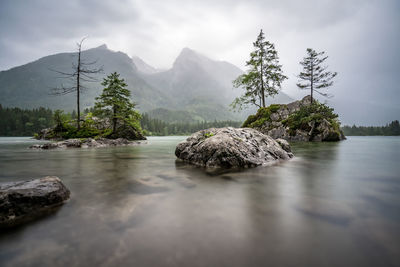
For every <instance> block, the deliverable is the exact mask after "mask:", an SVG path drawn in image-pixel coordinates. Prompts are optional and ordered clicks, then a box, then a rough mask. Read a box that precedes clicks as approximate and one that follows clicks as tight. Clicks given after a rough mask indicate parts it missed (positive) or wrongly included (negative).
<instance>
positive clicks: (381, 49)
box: [0, 0, 400, 124]
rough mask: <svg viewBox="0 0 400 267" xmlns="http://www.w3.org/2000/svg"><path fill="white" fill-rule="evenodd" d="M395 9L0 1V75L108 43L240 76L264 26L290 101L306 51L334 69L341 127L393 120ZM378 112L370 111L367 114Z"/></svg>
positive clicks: (395, 5)
mask: <svg viewBox="0 0 400 267" xmlns="http://www.w3.org/2000/svg"><path fill="white" fill-rule="evenodd" d="M398 14H400V2H399V1H396V0H386V1H378V0H353V1H335V0H309V1H294V0H281V1H272V0H271V1H270V0H247V1H246V0H243V1H230V0H222V1H212V0H203V1H197V0H186V1H179V0H169V1H161V0H159V1H157V0H154V1H148V0H137V1H128V0H118V1H95V0H89V1H83V0H70V1H45V0H33V1H18V0H17V1H12V0H3V1H1V2H0V36H1V38H0V59H1V60H0V70H2V69H7V68H10V67H13V66H17V65H20V64H23V63H26V62H29V61H32V60H34V59H37V58H39V57H42V56H45V55H48V54H53V53H57V52H63V51H71V50H73V49H74V48H75V46H74V44H75V42H76V41H78V40H79V39H80V38H81V37H83V36H86V35H88V36H89V39H88V41H87V42H86V44H85V45H86V46H87V47H93V46H98V45H100V44H102V43H106V44H107V45H108V46H109V47H110V48H111V49H113V50H121V51H124V52H126V53H128V54H129V55H131V56H133V55H138V56H140V57H141V58H142V59H144V60H145V61H147V62H148V63H150V64H151V65H154V66H155V67H161V68H167V67H169V66H171V65H172V63H173V60H174V59H175V57H176V56H177V55H178V54H179V52H180V50H181V49H182V48H183V47H186V46H188V47H191V48H192V49H195V50H198V51H199V52H201V53H203V54H205V55H208V56H210V57H212V58H216V59H220V60H226V61H229V62H231V63H234V64H236V65H238V66H239V67H241V68H243V69H244V62H245V61H246V60H247V58H248V55H249V53H250V51H251V48H252V47H251V44H252V42H253V41H254V39H255V37H256V35H257V34H258V31H259V29H260V28H263V29H264V30H265V32H266V34H267V38H269V39H270V40H271V41H273V42H274V43H275V44H276V46H277V49H278V52H279V55H280V57H281V62H282V64H283V65H284V66H283V67H284V71H285V72H286V74H287V75H288V76H289V77H290V79H289V80H288V81H286V82H285V83H284V86H283V90H284V91H285V92H287V93H289V94H290V95H292V96H293V97H301V96H303V95H304V94H305V92H304V91H299V90H298V89H297V88H296V86H295V82H296V78H295V74H296V73H298V72H299V70H300V69H299V65H298V62H299V61H300V60H301V58H302V57H303V56H304V53H305V49H306V48H307V47H313V48H315V49H317V50H325V51H327V52H328V55H329V56H330V59H329V62H328V63H329V65H330V68H331V69H332V70H336V71H338V72H339V76H338V79H337V83H336V85H335V86H334V88H332V90H331V92H332V93H333V94H334V95H335V97H334V98H333V99H331V100H329V102H330V103H331V104H332V105H333V106H335V107H337V110H338V112H339V113H340V114H341V115H342V120H343V122H345V123H347V124H352V123H362V124H382V123H386V122H388V120H393V119H399V117H400V109H399V108H398V106H399V105H398V102H397V101H398V99H400V90H399V84H400V76H399V75H398V72H399V70H400V53H399V52H398V48H399V47H400V16H399V15H398ZM374 110H377V111H375V112H377V113H379V114H373V115H371V114H368V113H371V112H372V111H374Z"/></svg>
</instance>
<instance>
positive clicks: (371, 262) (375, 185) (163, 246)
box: [0, 137, 400, 266]
mask: <svg viewBox="0 0 400 267" xmlns="http://www.w3.org/2000/svg"><path fill="white" fill-rule="evenodd" d="M181 139H183V138H182V137H168V138H151V139H150V140H149V144H147V145H141V146H136V147H121V148H111V149H86V150H84V149H82V150H73V149H70V150H58V151H46V152H41V151H30V150H26V149H25V147H26V144H24V145H23V146H21V145H20V144H15V143H7V142H6V143H5V144H4V143H1V142H0V152H1V153H0V159H1V161H0V169H1V170H2V172H1V173H0V180H9V179H26V178H28V177H38V176H43V175H48V174H52V175H57V176H60V177H61V178H62V179H63V181H64V182H65V183H66V185H67V186H68V187H69V188H70V189H71V191H72V198H71V200H70V201H69V202H68V203H67V204H66V205H65V206H63V207H62V209H60V210H59V212H58V213H56V214H53V215H51V216H49V217H46V218H44V219H42V220H39V221H36V222H34V223H32V224H29V225H27V226H25V227H21V228H19V229H14V230H13V231H11V232H8V233H7V234H2V235H1V234H0V265H1V266H36V265H42V266H64V265H67V264H68V265H79V266H80V265H85V266H86V265H87V266H92V265H103V266H119V265H138V266H265V265H268V266H271V265H272V266H322V265H328V266H378V264H379V263H382V264H384V265H385V266H398V265H399V252H398V251H400V241H399V240H398V239H397V238H396V236H400V235H399V234H400V230H399V225H400V222H399V220H400V216H399V210H400V209H399V208H400V207H399V205H400V194H399V192H400V187H399V185H400V179H399V177H398V173H400V167H399V165H398V164H397V160H396V159H398V158H399V156H400V140H399V139H392V138H380V139H379V138H376V139H374V138H372V139H367V140H368V142H366V141H365V139H363V138H354V139H353V138H350V139H349V140H347V141H345V142H341V143H327V144H295V145H294V150H295V155H296V157H295V158H294V159H293V160H290V161H287V162H279V163H277V164H273V165H271V166H267V167H259V168H254V169H247V170H242V171H238V170H225V171H208V170H207V171H206V170H204V169H203V168H198V167H194V166H191V165H187V164H183V163H181V162H179V161H176V160H175V156H174V154H173V152H174V148H175V145H176V144H177V143H178V142H179V141H180V140H181ZM0 141H1V140H0ZM366 144H368V147H366V146H365V145H366ZM385 155H390V156H388V157H385ZM20 166H24V168H21V167H20Z"/></svg>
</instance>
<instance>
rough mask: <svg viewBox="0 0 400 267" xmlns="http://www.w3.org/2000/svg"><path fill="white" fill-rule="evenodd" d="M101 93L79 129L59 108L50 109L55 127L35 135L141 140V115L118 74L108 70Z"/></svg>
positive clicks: (58, 137)
mask: <svg viewBox="0 0 400 267" xmlns="http://www.w3.org/2000/svg"><path fill="white" fill-rule="evenodd" d="M102 85H103V86H105V88H104V90H103V93H102V94H101V95H100V96H99V97H97V98H96V100H97V102H96V104H95V107H94V109H93V112H88V113H87V114H86V116H85V118H84V120H83V121H82V122H81V123H80V128H79V129H78V128H77V127H75V126H74V121H72V120H69V118H68V117H67V116H66V115H65V114H64V113H63V111H61V110H56V111H55V112H54V116H53V120H54V123H55V126H54V127H53V128H47V129H43V130H42V131H40V132H39V133H38V134H37V135H35V137H36V138H37V139H46V140H65V139H74V138H95V139H99V138H107V139H118V138H123V139H127V140H145V139H146V137H144V135H143V131H142V128H141V126H140V118H141V115H140V114H139V112H138V111H136V110H135V109H134V108H135V105H134V104H133V102H132V101H131V100H130V91H129V90H128V89H127V88H126V87H127V84H126V83H125V82H124V79H121V78H120V77H119V74H118V73H116V72H114V73H111V74H110V75H109V76H108V77H107V78H105V79H104V81H103V83H102Z"/></svg>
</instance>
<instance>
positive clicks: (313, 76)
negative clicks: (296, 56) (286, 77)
mask: <svg viewBox="0 0 400 267" xmlns="http://www.w3.org/2000/svg"><path fill="white" fill-rule="evenodd" d="M327 58H328V56H325V52H319V53H318V52H316V51H315V50H314V49H311V48H307V56H306V57H305V58H303V61H301V62H300V65H302V66H303V71H302V72H300V74H299V75H298V78H299V82H298V83H297V86H298V87H299V88H300V89H305V90H308V89H310V90H311V103H312V102H313V93H314V91H315V92H317V93H318V94H320V95H322V96H325V97H331V95H329V94H327V93H323V92H320V89H324V88H328V87H330V86H332V85H333V78H335V77H336V75H337V72H330V71H326V70H327V68H328V67H327V66H322V64H323V63H324V61H325V60H326V59H327Z"/></svg>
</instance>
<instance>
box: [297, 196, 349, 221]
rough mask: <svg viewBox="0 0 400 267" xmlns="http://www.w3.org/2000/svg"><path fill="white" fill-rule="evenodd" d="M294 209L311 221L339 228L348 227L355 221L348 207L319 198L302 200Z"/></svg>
mask: <svg viewBox="0 0 400 267" xmlns="http://www.w3.org/2000/svg"><path fill="white" fill-rule="evenodd" d="M294 209H295V210H296V211H298V212H300V213H301V214H303V215H305V216H307V217H309V218H311V219H316V220H319V221H322V222H326V223H330V224H334V225H338V226H347V225H349V224H350V222H351V221H352V219H353V218H352V216H351V211H350V210H349V209H348V208H347V207H345V206H343V205H339V204H336V203H333V202H329V201H325V200H323V199H319V198H315V199H314V198H306V199H302V200H301V201H300V202H298V203H296V204H295V205H294Z"/></svg>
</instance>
